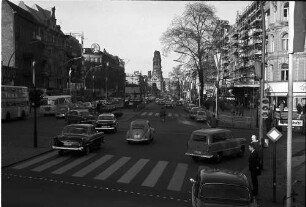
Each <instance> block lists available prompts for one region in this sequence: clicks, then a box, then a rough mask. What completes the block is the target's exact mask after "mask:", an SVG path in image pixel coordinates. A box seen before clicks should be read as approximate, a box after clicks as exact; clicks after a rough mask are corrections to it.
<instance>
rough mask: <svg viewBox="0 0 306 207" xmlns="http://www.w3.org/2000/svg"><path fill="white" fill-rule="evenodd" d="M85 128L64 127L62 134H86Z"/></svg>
mask: <svg viewBox="0 0 306 207" xmlns="http://www.w3.org/2000/svg"><path fill="white" fill-rule="evenodd" d="M87 132H88V130H87V127H82V126H66V127H65V128H64V129H63V134H87Z"/></svg>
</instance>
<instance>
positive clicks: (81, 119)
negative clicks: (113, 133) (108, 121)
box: [65, 109, 96, 124]
mask: <svg viewBox="0 0 306 207" xmlns="http://www.w3.org/2000/svg"><path fill="white" fill-rule="evenodd" d="M65 119H66V123H67V124H94V123H95V121H96V119H95V116H94V115H92V114H90V112H89V109H73V110H70V111H69V112H68V113H67V114H66V117H65Z"/></svg>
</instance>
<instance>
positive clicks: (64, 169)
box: [52, 154, 96, 174]
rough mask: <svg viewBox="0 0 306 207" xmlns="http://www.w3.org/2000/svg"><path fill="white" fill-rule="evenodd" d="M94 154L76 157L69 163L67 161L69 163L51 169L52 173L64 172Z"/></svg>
mask: <svg viewBox="0 0 306 207" xmlns="http://www.w3.org/2000/svg"><path fill="white" fill-rule="evenodd" d="M95 155H96V154H91V155H89V156H85V157H81V158H78V159H76V160H75V161H73V162H71V163H69V164H67V165H65V166H63V167H61V168H59V169H57V170H55V171H53V172H52V173H53V174H63V173H64V172H66V171H68V170H70V169H71V168H73V167H75V166H77V165H79V164H81V163H82V162H85V161H86V160H88V159H90V158H92V157H93V156H95Z"/></svg>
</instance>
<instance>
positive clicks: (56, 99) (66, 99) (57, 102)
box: [40, 95, 71, 115]
mask: <svg viewBox="0 0 306 207" xmlns="http://www.w3.org/2000/svg"><path fill="white" fill-rule="evenodd" d="M70 104H71V96H70V95H55V96H44V97H43V99H42V104H41V105H40V112H41V113H42V114H43V115H55V114H56V113H57V111H58V109H59V108H60V107H64V106H69V105H70Z"/></svg>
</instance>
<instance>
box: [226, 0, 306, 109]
mask: <svg viewBox="0 0 306 207" xmlns="http://www.w3.org/2000/svg"><path fill="white" fill-rule="evenodd" d="M260 4H261V2H260V1H259V2H257V1H254V2H252V3H251V4H250V5H249V6H248V7H247V8H246V9H245V10H244V11H243V12H242V14H241V15H239V14H238V15H237V20H236V24H235V25H233V26H232V28H231V30H230V32H229V33H228V35H226V39H225V40H226V41H225V43H227V44H224V45H223V48H222V49H223V50H221V51H222V69H223V72H224V74H226V76H227V77H228V78H229V79H228V80H227V81H226V83H227V84H228V83H229V81H230V82H231V84H230V88H231V89H232V90H233V93H234V95H235V98H236V100H237V101H239V102H242V103H244V104H245V106H248V105H249V104H255V105H256V104H257V102H258V98H259V94H260V88H259V87H260V85H259V80H260V77H259V74H258V73H256V70H255V69H256V68H255V64H256V62H257V61H258V62H260V63H261V62H262V46H263V45H262V42H263V30H262V15H261V5H260ZM263 9H264V14H265V17H264V21H265V33H266V36H265V38H266V45H265V54H264V55H265V68H264V72H265V74H264V77H265V80H264V82H265V96H268V97H270V99H271V102H272V103H273V104H275V105H276V106H278V105H279V104H280V102H281V101H283V100H285V102H287V95H288V68H289V67H288V59H289V56H288V11H289V2H288V1H266V2H264V5H263ZM228 40H229V41H228ZM228 51H229V52H228ZM305 60H306V53H305V51H304V52H301V53H296V54H295V56H294V61H293V62H294V67H293V74H294V76H293V81H294V83H293V84H294V93H293V96H294V108H295V106H296V105H297V104H298V103H302V105H303V104H305V95H306V84H305V81H306V61H305ZM223 84H225V83H223Z"/></svg>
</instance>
